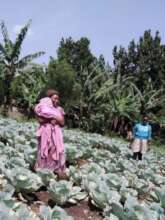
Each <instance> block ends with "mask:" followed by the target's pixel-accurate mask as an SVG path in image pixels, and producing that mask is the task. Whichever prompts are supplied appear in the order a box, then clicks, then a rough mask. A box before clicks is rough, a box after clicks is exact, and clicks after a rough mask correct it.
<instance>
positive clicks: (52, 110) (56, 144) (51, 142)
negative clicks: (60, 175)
mask: <svg viewBox="0 0 165 220" xmlns="http://www.w3.org/2000/svg"><path fill="white" fill-rule="evenodd" d="M48 99H49V98H44V99H41V102H40V103H39V104H38V105H36V107H35V113H36V115H37V116H38V117H42V118H44V119H47V120H48V121H47V122H46V123H42V124H40V126H39V128H38V129H37V138H38V151H37V161H36V164H35V170H37V169H42V168H47V169H50V170H52V171H53V172H63V171H64V170H65V153H64V143H63V135H62V130H61V127H60V125H58V124H56V125H52V124H51V123H50V122H49V121H50V119H57V120H58V119H61V118H63V117H64V114H65V113H64V111H63V109H62V108H61V107H59V106H58V107H53V106H50V105H48ZM46 102H47V103H46Z"/></svg>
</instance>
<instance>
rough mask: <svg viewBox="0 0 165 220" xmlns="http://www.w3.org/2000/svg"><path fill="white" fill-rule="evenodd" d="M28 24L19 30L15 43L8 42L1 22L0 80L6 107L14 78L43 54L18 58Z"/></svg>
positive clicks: (6, 33)
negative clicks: (0, 68)
mask: <svg viewBox="0 0 165 220" xmlns="http://www.w3.org/2000/svg"><path fill="white" fill-rule="evenodd" d="M30 24H31V21H29V22H28V23H27V24H26V25H25V26H24V27H23V28H22V29H21V30H20V33H19V34H18V35H17V38H16V40H15V42H12V41H11V40H10V38H9V36H8V32H7V28H6V26H5V23H4V22H1V24H0V27H1V32H2V36H3V43H0V65H2V66H3V71H1V72H0V74H1V76H0V78H1V81H2V84H3V86H4V88H3V91H4V102H5V104H7V105H9V104H11V91H10V89H11V88H10V87H11V83H12V82H13V80H14V78H15V77H17V75H18V74H20V73H22V68H23V67H26V66H27V65H28V64H29V63H30V62H31V61H32V60H33V59H34V58H37V57H39V56H41V55H43V54H44V52H38V53H35V54H32V55H27V56H25V57H23V58H20V54H21V48H22V43H23V41H24V39H25V37H26V35H27V32H28V29H29V27H30Z"/></svg>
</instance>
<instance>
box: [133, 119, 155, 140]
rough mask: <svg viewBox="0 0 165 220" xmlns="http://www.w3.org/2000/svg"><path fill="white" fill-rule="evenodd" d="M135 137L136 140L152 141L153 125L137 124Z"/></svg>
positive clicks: (134, 129) (134, 130) (134, 132)
mask: <svg viewBox="0 0 165 220" xmlns="http://www.w3.org/2000/svg"><path fill="white" fill-rule="evenodd" d="M133 135H134V138H138V139H145V140H149V139H151V125H149V124H146V125H143V124H141V123H137V124H136V125H135V126H134V128H133Z"/></svg>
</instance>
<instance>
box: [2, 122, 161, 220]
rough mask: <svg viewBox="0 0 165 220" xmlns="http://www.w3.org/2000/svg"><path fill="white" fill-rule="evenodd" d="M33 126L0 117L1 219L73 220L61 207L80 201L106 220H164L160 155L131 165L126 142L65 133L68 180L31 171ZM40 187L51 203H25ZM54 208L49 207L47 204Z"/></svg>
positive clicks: (67, 131) (131, 161)
mask: <svg viewBox="0 0 165 220" xmlns="http://www.w3.org/2000/svg"><path fill="white" fill-rule="evenodd" d="M36 127H37V124H36V123H32V122H26V123H18V122H17V121H15V120H12V119H4V118H1V119H0V219H1V220H2V219H3V220H29V219H30V220H39V219H41V220H73V219H74V217H72V216H69V215H68V214H67V212H66V211H65V210H64V207H65V205H66V204H73V205H76V204H78V203H79V202H80V201H82V200H86V201H90V204H91V205H92V206H93V207H95V208H96V210H97V211H98V212H99V213H100V214H101V215H102V216H103V219H106V220H165V163H164V158H165V153H161V152H155V151H153V150H150V152H149V153H148V154H147V155H145V157H144V158H143V161H139V162H138V161H133V160H132V159H131V150H130V149H129V147H128V144H127V143H125V142H123V141H121V140H116V139H110V138H108V137H104V136H101V135H98V134H89V133H84V132H81V131H76V130H67V129H64V141H65V149H66V160H67V174H68V177H69V178H68V180H58V179H57V176H56V175H54V174H53V173H52V172H51V171H49V170H39V171H38V172H37V173H35V172H34V171H33V166H34V163H35V159H36V151H37V141H36V138H35V131H36ZM41 189H44V190H45V191H47V192H48V193H49V195H50V200H51V205H48V204H49V203H48V204H47V203H44V202H41V201H40V206H39V212H37V213H36V212H34V211H33V210H32V209H31V208H30V206H29V201H31V200H32V198H33V194H34V193H35V192H39V191H40V190H41ZM52 204H53V205H52Z"/></svg>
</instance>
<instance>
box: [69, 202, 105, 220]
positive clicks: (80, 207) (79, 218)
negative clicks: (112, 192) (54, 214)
mask: <svg viewBox="0 0 165 220" xmlns="http://www.w3.org/2000/svg"><path fill="white" fill-rule="evenodd" d="M65 210H66V212H67V213H68V215H70V216H72V217H74V220H103V217H102V216H100V214H99V212H97V211H96V210H93V209H92V208H90V206H89V204H88V202H87V201H85V200H84V201H82V202H80V203H78V204H77V205H75V206H71V207H68V208H65Z"/></svg>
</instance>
